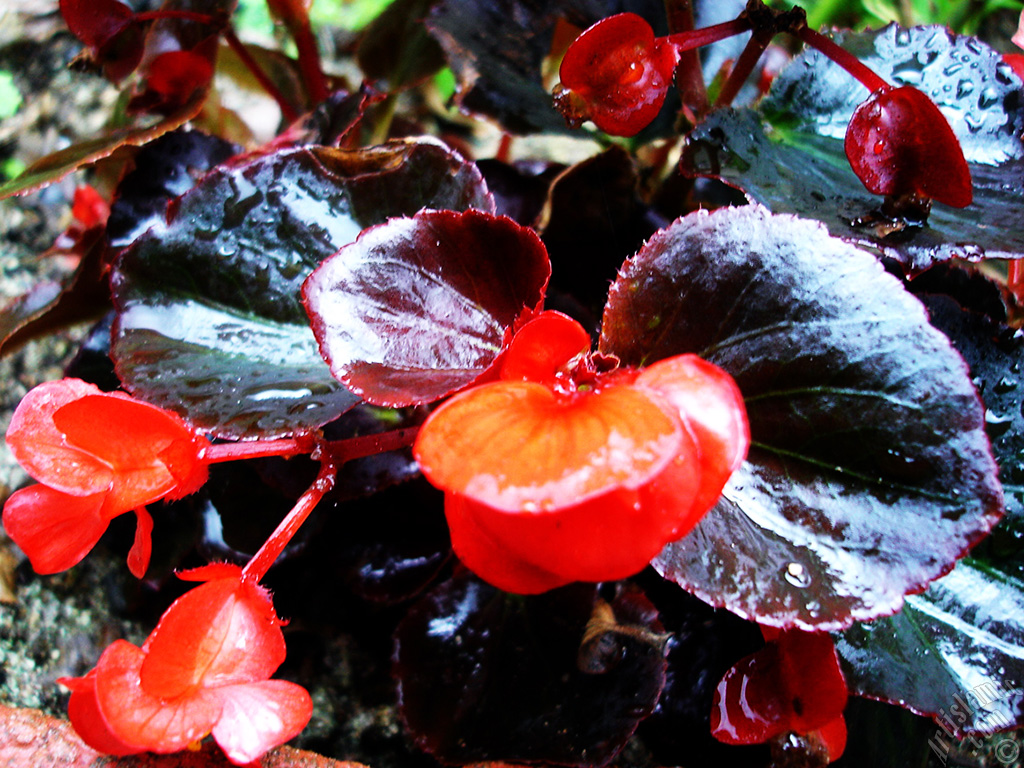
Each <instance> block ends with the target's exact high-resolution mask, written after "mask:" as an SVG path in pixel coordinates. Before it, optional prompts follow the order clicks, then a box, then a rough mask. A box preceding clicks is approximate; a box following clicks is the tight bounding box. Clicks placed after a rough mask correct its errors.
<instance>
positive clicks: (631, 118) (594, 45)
mask: <svg viewBox="0 0 1024 768" xmlns="http://www.w3.org/2000/svg"><path fill="white" fill-rule="evenodd" d="M678 62H679V53H678V50H677V48H676V47H675V46H674V45H672V44H671V43H669V42H668V40H667V38H655V36H654V30H653V29H651V25H650V24H648V23H647V22H646V21H645V20H644V19H643V18H641V17H640V16H637V15H636V14H635V13H620V14H617V15H615V16H609V17H608V18H606V19H602V20H601V21H599V22H597V23H596V24H594V25H593V26H592V27H589V28H588V29H587V30H585V31H584V32H583V34H581V35H580V36H579V37H578V38H576V40H575V41H573V43H572V45H570V46H569V50H568V51H566V54H565V57H564V58H563V59H562V65H561V68H560V69H559V79H560V80H561V81H562V91H561V95H560V96H559V97H558V100H557V105H558V108H559V109H560V110H561V111H562V113H563V114H564V115H565V116H566V118H567V119H569V120H570V121H571V122H572V123H574V124H579V123H582V122H583V121H584V120H593V121H594V123H595V124H596V125H597V127H598V128H600V129H601V130H602V131H604V132H605V133H610V134H612V135H615V136H632V135H634V134H636V133H638V132H639V131H640V130H642V129H643V128H645V127H647V125H648V124H649V123H650V122H651V121H652V120H654V118H655V117H656V116H657V114H658V111H659V110H660V109H661V105H662V104H664V102H665V95H666V94H667V93H668V87H669V85H671V84H672V73H673V72H674V70H675V67H676V64H677V63H678Z"/></svg>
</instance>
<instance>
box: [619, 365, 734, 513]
mask: <svg viewBox="0 0 1024 768" xmlns="http://www.w3.org/2000/svg"><path fill="white" fill-rule="evenodd" d="M635 385H636V386H638V387H649V388H651V389H653V390H655V391H656V392H658V393H659V394H660V395H662V396H663V397H664V398H666V399H667V400H668V402H669V403H671V405H672V406H673V407H674V408H675V409H677V410H678V412H679V417H680V418H681V419H682V420H683V423H685V424H686V425H687V427H689V429H690V431H691V432H692V433H693V436H694V437H695V438H696V440H697V446H698V448H699V449H700V468H701V485H700V493H699V494H698V496H697V498H695V499H694V507H695V508H699V509H700V510H701V514H703V512H704V511H706V510H708V509H710V508H711V507H712V506H714V504H715V503H716V502H717V501H718V497H719V496H720V495H721V493H722V488H723V487H724V486H725V484H726V482H727V481H728V480H729V477H730V476H731V475H732V473H733V472H735V471H736V469H737V468H738V467H739V466H740V464H742V463H743V460H744V459H745V458H746V456H747V449H748V448H749V447H750V426H749V424H748V423H747V411H746V408H745V407H744V405H743V395H742V394H741V393H740V390H739V387H737V386H736V382H735V381H734V380H733V378H732V376H730V375H729V374H728V373H726V372H725V371H723V370H722V369H721V368H719V367H718V366H717V365H713V364H712V363H709V362H707V361H706V360H702V359H701V358H699V357H697V355H677V356H676V357H670V358H667V359H665V360H659V361H658V362H656V363H654V364H653V365H652V366H650V367H649V368H647V369H645V370H644V371H642V372H641V373H640V375H639V376H638V377H637V379H636V382H635ZM695 522H696V521H695ZM691 527H692V526H691Z"/></svg>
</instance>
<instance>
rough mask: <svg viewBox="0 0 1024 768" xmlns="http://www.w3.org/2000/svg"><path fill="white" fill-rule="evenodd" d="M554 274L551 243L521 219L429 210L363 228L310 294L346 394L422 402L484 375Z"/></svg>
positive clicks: (319, 273)
mask: <svg viewBox="0 0 1024 768" xmlns="http://www.w3.org/2000/svg"><path fill="white" fill-rule="evenodd" d="M550 274H551V267H550V264H549V262H548V258H547V253H546V252H545V250H544V246H543V245H542V244H541V242H540V239H539V238H538V237H537V235H536V234H535V233H534V232H533V230H530V229H526V228H525V227H520V226H519V225H518V224H516V223H515V222H513V221H512V220H511V219H506V218H503V217H498V216H493V215H490V214H486V213H483V212H480V211H467V212H465V213H456V212H453V211H423V212H421V213H419V214H417V215H416V216H414V217H411V218H405V219H393V220H392V221H389V222H388V223H387V224H382V225H380V226H377V227H374V228H372V229H369V230H367V231H365V232H363V233H362V234H361V235H360V236H359V238H358V239H357V240H356V241H355V242H354V243H352V244H351V245H349V246H347V247H346V248H343V249H342V250H340V251H339V252H338V253H336V254H334V255H333V256H331V257H330V258H329V259H327V260H326V261H324V262H323V264H322V265H321V266H320V267H319V268H318V269H317V270H316V271H315V272H314V273H313V274H312V275H311V276H310V278H309V279H308V280H307V281H306V283H305V285H304V286H303V289H302V295H303V301H304V302H305V305H306V308H307V310H308V311H309V316H310V319H311V321H312V326H313V333H314V334H315V335H316V338H317V341H318V342H319V344H320V351H321V353H322V354H323V356H324V359H325V360H327V362H328V364H329V365H330V367H331V371H332V373H333V374H334V375H335V376H336V377H337V378H338V379H339V380H340V381H342V382H344V383H345V386H346V387H348V388H349V389H350V390H351V391H353V392H355V393H356V394H358V395H359V396H360V397H362V398H363V399H365V400H366V401H367V402H370V403H374V404H375V405H386V406H407V405H419V404H422V403H428V402H432V401H434V400H437V399H438V398H441V397H444V396H445V395H447V394H450V393H451V392H454V391H455V390H457V389H461V388H462V387H464V386H466V385H468V384H470V383H471V382H473V381H474V380H475V379H477V378H478V377H480V376H481V375H482V374H484V373H485V372H486V371H487V369H488V368H490V366H491V365H492V364H493V363H494V362H495V360H496V359H497V356H498V354H499V352H500V351H501V350H502V348H503V345H504V344H505V342H506V341H507V337H508V335H509V332H510V330H511V329H512V327H513V324H514V323H515V321H516V319H517V318H519V317H520V316H521V315H522V314H523V313H524V311H526V310H528V309H529V310H534V309H538V308H539V307H540V305H541V303H542V302H543V300H544V289H545V287H546V286H547V281H548V277H550Z"/></svg>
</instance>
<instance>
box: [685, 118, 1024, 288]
mask: <svg viewBox="0 0 1024 768" xmlns="http://www.w3.org/2000/svg"><path fill="white" fill-rule="evenodd" d="M772 137H773V138H769V136H768V135H767V134H766V133H765V127H764V125H763V124H762V123H761V121H760V118H759V117H758V116H757V114H756V113H754V112H752V111H750V110H731V109H727V110H719V111H717V112H715V113H713V114H711V115H710V116H709V117H708V118H707V119H706V120H705V121H704V122H703V123H701V125H700V126H699V127H698V128H696V129H695V130H694V131H693V132H692V133H691V134H690V135H689V137H688V139H687V147H686V150H685V151H684V156H683V159H682V168H683V170H684V171H685V172H687V173H690V174H702V175H710V176H718V177H721V178H722V179H724V180H725V181H727V182H729V183H730V184H733V185H735V186H737V187H739V188H740V189H742V190H743V191H744V192H745V193H746V194H747V196H748V198H750V199H751V200H753V201H754V202H758V203H761V204H763V205H766V206H767V207H769V208H771V209H772V210H773V211H775V212H776V213H793V214H796V215H798V216H802V217H805V218H811V219H817V220H818V221H820V222H822V223H823V224H825V225H826V226H827V227H828V228H829V231H830V232H831V233H832V234H833V235H835V236H837V237H842V238H844V239H847V240H849V241H851V242H853V243H857V244H861V245H864V246H866V247H868V248H869V249H871V250H877V251H879V252H881V253H882V254H884V255H885V256H889V257H891V258H893V259H896V260H897V261H899V262H900V263H901V264H903V266H904V268H905V269H906V270H907V271H909V272H912V273H913V272H919V271H921V270H924V269H927V268H928V267H929V266H931V265H933V264H935V263H936V262H941V261H947V260H949V259H952V258H954V257H956V258H964V259H969V260H971V261H978V260H980V259H982V258H983V257H988V258H1018V257H1020V255H1021V254H1024V234H1022V231H1021V228H1020V227H1019V226H1018V224H1017V223H1018V222H1019V221H1021V218H1022V217H1024V198H1022V197H1021V196H1020V194H1018V193H1017V191H1016V190H1017V188H1018V186H1019V184H1020V179H1021V176H1022V174H1024V161H1021V160H1010V161H1006V162H1004V163H1002V164H1001V165H995V166H988V165H978V164H976V163H974V164H971V166H970V168H971V175H972V178H973V181H974V203H973V204H972V205H970V206H968V207H967V208H963V209H960V208H950V207H948V206H944V205H940V204H936V205H934V206H932V210H931V213H930V214H929V216H928V224H927V226H925V227H921V226H915V225H914V224H911V223H907V222H899V221H896V222H889V221H886V220H884V218H883V219H882V220H880V221H878V222H877V224H875V223H872V221H871V220H872V217H873V216H874V215H875V214H876V212H877V211H878V209H879V207H880V205H881V198H878V197H874V196H872V195H871V194H870V193H869V192H868V191H867V190H866V189H864V185H863V184H861V183H860V180H859V179H858V178H857V177H856V176H855V175H854V173H853V171H852V170H851V168H850V165H849V163H848V162H847V160H846V155H845V154H844V153H843V142H842V140H841V139H833V138H829V137H824V136H816V135H813V134H810V133H801V132H798V131H792V130H786V129H774V130H772ZM979 211H985V215H984V216H981V215H979ZM876 218H877V217H876ZM862 220H863V221H864V223H863V224H860V223H858V222H859V221H862Z"/></svg>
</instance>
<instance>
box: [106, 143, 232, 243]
mask: <svg viewBox="0 0 1024 768" xmlns="http://www.w3.org/2000/svg"><path fill="white" fill-rule="evenodd" d="M238 149H239V148H238V147H236V146H235V145H233V144H231V143H229V142H226V141H224V140H223V139H220V138H218V137H216V136H210V135H208V134H205V133H202V132H201V131H180V130H178V131H171V132H170V133H166V134H164V135H163V136H161V137H160V138H158V139H156V140H155V141H152V142H150V143H148V144H146V145H145V146H144V147H142V148H141V149H140V150H139V152H138V154H136V155H135V158H134V161H133V162H134V168H133V170H132V171H130V172H129V173H127V174H126V175H125V176H124V178H122V179H121V182H120V183H119V184H118V186H117V193H116V195H115V197H114V201H113V202H112V203H111V205H110V219H109V220H108V221H107V238H108V240H109V241H110V244H111V245H112V246H114V247H115V248H123V247H124V246H126V245H128V244H129V243H131V242H132V240H134V239H135V238H137V237H138V236H139V235H141V234H142V233H143V232H145V231H146V230H147V229H149V228H150V227H151V226H153V225H154V224H162V223H163V222H164V221H165V216H166V210H167V203H168V202H170V200H171V198H174V197H178V196H179V195H183V194H185V193H186V192H188V190H190V189H192V187H193V186H194V185H195V183H196V182H197V181H198V180H199V178H200V177H201V176H202V175H203V174H204V173H206V172H207V171H209V170H210V169H211V168H213V167H214V166H215V165H217V164H218V163H222V162H224V161H225V160H227V159H228V158H229V157H231V156H232V155H234V154H236V153H237V152H238Z"/></svg>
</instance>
